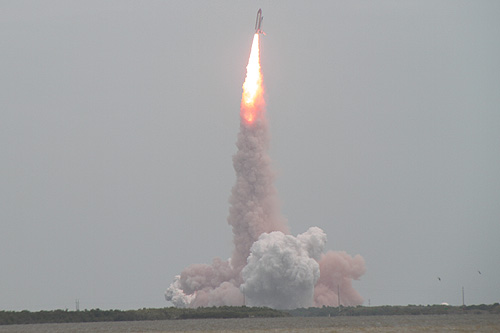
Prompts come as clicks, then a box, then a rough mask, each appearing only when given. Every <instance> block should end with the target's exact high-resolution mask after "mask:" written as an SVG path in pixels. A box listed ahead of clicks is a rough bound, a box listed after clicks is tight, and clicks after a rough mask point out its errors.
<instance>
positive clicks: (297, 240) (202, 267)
mask: <svg viewBox="0 0 500 333" xmlns="http://www.w3.org/2000/svg"><path fill="white" fill-rule="evenodd" d="M263 92H264V90H263V82H262V74H261V71H260V54H259V34H255V35H254V39H253V43H252V49H251V52H250V58H249V61H248V65H247V74H246V78H245V82H244V84H243V95H242V100H241V108H240V119H241V122H240V132H239V134H238V140H237V142H236V146H237V148H238V150H237V152H236V154H235V155H234V156H233V166H234V170H235V172H236V183H235V185H234V187H233V189H232V192H231V196H230V198H229V203H230V208H229V216H228V219H227V221H228V223H229V225H231V227H232V230H233V243H234V250H233V253H232V256H231V258H230V259H228V260H226V261H224V260H221V259H219V258H216V259H214V260H213V262H212V264H211V265H207V264H193V265H190V266H188V267H187V268H185V269H184V270H183V271H182V272H181V274H180V275H178V276H176V277H175V279H174V281H173V282H172V283H171V284H170V286H169V287H168V289H167V291H166V292H165V298H166V300H167V301H170V302H172V303H173V304H174V305H175V306H178V307H200V306H222V305H244V304H246V305H249V306H269V307H272V308H277V309H291V308H299V307H310V306H322V305H330V306H336V305H338V295H337V292H338V289H339V288H340V290H341V293H342V295H341V304H342V305H357V304H362V303H363V299H362V298H361V296H360V295H359V294H358V293H357V292H356V291H355V290H354V289H353V288H352V279H358V278H359V277H360V276H361V275H363V274H364V272H365V268H364V260H363V258H362V257H361V256H359V255H357V256H355V257H354V258H353V257H351V256H349V255H348V254H346V253H345V252H333V251H329V252H327V253H326V254H324V253H323V252H324V246H325V243H326V234H325V233H324V232H323V230H321V229H320V228H317V227H312V228H309V230H307V231H306V232H305V233H303V234H300V235H298V236H297V237H294V236H292V235H289V231H288V226H287V223H286V220H285V219H284V218H283V217H282V216H281V214H280V210H279V204H278V199H277V191H276V188H275V187H274V184H273V181H274V173H273V171H272V169H271V159H270V157H269V155H268V149H269V141H270V136H269V129H268V122H267V118H266V116H265V101H264V97H263Z"/></svg>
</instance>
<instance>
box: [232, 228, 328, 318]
mask: <svg viewBox="0 0 500 333" xmlns="http://www.w3.org/2000/svg"><path fill="white" fill-rule="evenodd" d="M325 242H326V235H325V233H324V232H323V230H321V229H320V228H317V227H312V228H310V229H309V230H308V231H307V232H305V233H303V234H300V235H298V236H297V237H293V236H291V235H285V234H283V233H282V232H279V231H275V232H271V233H269V234H268V233H265V234H262V235H261V236H260V237H259V239H258V240H257V241H256V242H255V243H254V244H253V245H252V248H251V253H250V256H249V257H248V264H247V265H246V266H245V268H243V271H242V275H243V280H244V283H243V284H242V285H241V287H240V289H241V291H242V292H243V293H244V294H245V297H246V304H247V305H249V306H268V307H271V308H275V309H295V308H301V307H311V306H313V305H314V286H315V285H316V282H317V281H318V279H319V275H320V271H319V264H318V262H317V261H316V260H315V259H319V255H320V254H321V252H322V251H323V248H324V245H325Z"/></svg>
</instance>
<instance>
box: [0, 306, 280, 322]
mask: <svg viewBox="0 0 500 333" xmlns="http://www.w3.org/2000/svg"><path fill="white" fill-rule="evenodd" d="M284 316H289V315H288V314H287V313H285V312H281V311H278V310H273V309H270V308H265V307H246V306H240V307H237V306H222V307H211V308H198V309H179V308H174V307H170V308H163V309H146V308H144V309H141V310H127V311H121V310H100V309H92V310H84V311H68V310H53V311H39V312H30V311H26V310H24V311H20V312H16V311H0V325H12V324H38V323H77V322H97V321H137V320H168V319H191V318H245V317H246V318H248V317H284Z"/></svg>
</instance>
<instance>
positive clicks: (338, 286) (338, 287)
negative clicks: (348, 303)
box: [337, 284, 340, 313]
mask: <svg viewBox="0 0 500 333" xmlns="http://www.w3.org/2000/svg"><path fill="white" fill-rule="evenodd" d="M337 297H338V302H339V313H340V284H339V285H337Z"/></svg>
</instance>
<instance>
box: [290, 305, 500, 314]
mask: <svg viewBox="0 0 500 333" xmlns="http://www.w3.org/2000/svg"><path fill="white" fill-rule="evenodd" d="M287 312H288V313H289V314H290V315H291V316H295V317H328V316H331V317H334V316H391V315H444V314H480V313H492V314H500V304H498V303H495V304H491V305H486V304H481V305H469V306H465V307H463V306H451V305H407V306H389V305H384V306H349V307H344V306H341V307H328V306H324V307H321V308H303V309H295V310H289V311H287Z"/></svg>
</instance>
